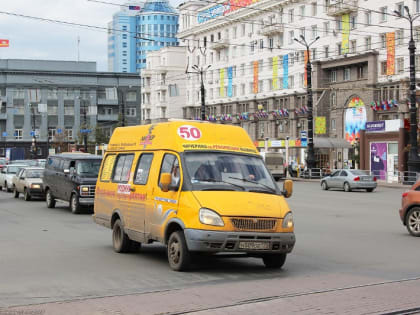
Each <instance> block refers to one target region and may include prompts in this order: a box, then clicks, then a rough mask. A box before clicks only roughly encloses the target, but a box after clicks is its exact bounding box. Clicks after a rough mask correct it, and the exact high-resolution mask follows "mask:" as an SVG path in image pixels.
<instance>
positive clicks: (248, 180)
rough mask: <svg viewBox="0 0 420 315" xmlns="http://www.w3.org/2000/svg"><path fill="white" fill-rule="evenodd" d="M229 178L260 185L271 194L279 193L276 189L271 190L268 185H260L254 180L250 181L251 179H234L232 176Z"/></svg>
mask: <svg viewBox="0 0 420 315" xmlns="http://www.w3.org/2000/svg"><path fill="white" fill-rule="evenodd" d="M229 178H232V179H237V180H241V181H243V182H248V183H253V184H258V185H261V186H263V187H264V188H267V189H268V190H269V191H271V192H273V193H276V192H277V191H276V190H275V189H274V188H271V187H270V186H267V185H265V184H262V183H259V182H257V181H254V180H250V179H246V178H240V177H232V176H229Z"/></svg>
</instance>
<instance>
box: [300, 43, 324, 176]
mask: <svg viewBox="0 0 420 315" xmlns="http://www.w3.org/2000/svg"><path fill="white" fill-rule="evenodd" d="M300 38H301V39H300V40H298V39H296V38H294V40H295V41H296V42H297V43H299V44H301V45H303V46H305V48H306V54H307V56H308V62H307V63H306V73H307V76H308V78H307V81H308V82H307V107H308V158H307V166H308V169H312V168H315V153H314V130H313V109H312V105H313V99H312V65H311V57H310V54H309V53H310V50H309V48H310V47H311V45H312V44H313V43H315V42H316V41H317V40H318V39H319V36H317V37H316V38H315V39H314V40H313V41H312V42H311V43H309V44H308V42H307V41H306V39H305V37H304V36H303V35H300Z"/></svg>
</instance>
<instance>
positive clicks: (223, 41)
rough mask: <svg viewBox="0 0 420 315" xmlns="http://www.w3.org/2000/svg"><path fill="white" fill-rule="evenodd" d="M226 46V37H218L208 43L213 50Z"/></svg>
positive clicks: (227, 41)
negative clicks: (215, 40) (216, 39)
mask: <svg viewBox="0 0 420 315" xmlns="http://www.w3.org/2000/svg"><path fill="white" fill-rule="evenodd" d="M227 47H229V40H228V39H226V38H225V39H220V40H218V41H217V42H214V43H210V49H213V50H221V49H224V48H227Z"/></svg>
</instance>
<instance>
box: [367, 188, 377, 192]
mask: <svg viewBox="0 0 420 315" xmlns="http://www.w3.org/2000/svg"><path fill="white" fill-rule="evenodd" d="M374 190H375V188H366V191H367V192H372V191H374Z"/></svg>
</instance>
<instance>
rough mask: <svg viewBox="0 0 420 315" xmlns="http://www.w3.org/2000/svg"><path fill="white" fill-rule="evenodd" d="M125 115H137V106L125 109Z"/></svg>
mask: <svg viewBox="0 0 420 315" xmlns="http://www.w3.org/2000/svg"><path fill="white" fill-rule="evenodd" d="M125 115H126V116H127V117H136V108H135V107H132V108H127V109H126V110H125Z"/></svg>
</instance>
